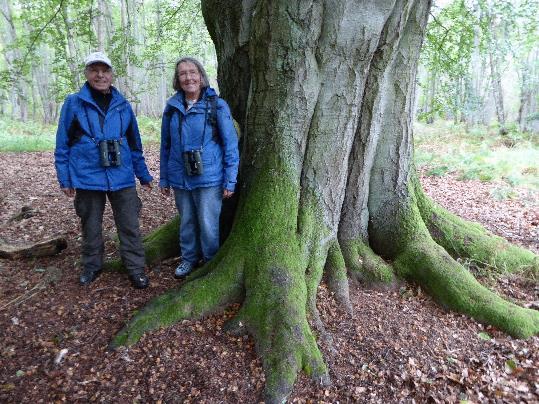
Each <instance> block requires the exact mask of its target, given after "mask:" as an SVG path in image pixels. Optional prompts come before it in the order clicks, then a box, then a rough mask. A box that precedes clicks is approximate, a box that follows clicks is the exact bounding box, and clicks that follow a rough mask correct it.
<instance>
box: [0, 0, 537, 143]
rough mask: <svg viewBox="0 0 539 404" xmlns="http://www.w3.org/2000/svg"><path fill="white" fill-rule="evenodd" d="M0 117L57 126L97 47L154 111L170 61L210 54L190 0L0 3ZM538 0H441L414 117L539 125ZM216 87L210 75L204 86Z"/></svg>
mask: <svg viewBox="0 0 539 404" xmlns="http://www.w3.org/2000/svg"><path fill="white" fill-rule="evenodd" d="M0 7H1V12H2V16H1V18H0V27H1V37H0V50H1V52H2V56H3V57H2V59H1V60H0V100H1V103H0V116H1V117H2V118H3V119H6V118H11V119H13V120H18V121H22V122H41V123H45V124H48V123H55V122H56V121H57V119H58V114H59V110H60V108H61V104H62V102H63V99H64V98H65V96H66V95H67V94H69V93H72V92H75V91H77V90H78V89H79V88H80V86H81V85H82V84H83V83H84V76H83V62H82V61H83V60H84V57H85V56H86V55H87V54H88V53H89V52H91V51H95V50H101V51H105V52H106V53H107V54H108V55H109V56H110V57H111V59H112V61H113V65H114V67H115V75H116V86H117V87H118V88H119V90H120V91H121V92H122V93H124V94H125V95H126V97H127V98H128V99H129V100H130V101H131V102H132V104H133V106H134V109H135V112H136V113H137V115H138V116H143V117H153V118H158V117H160V115H161V112H162V110H163V107H164V104H165V102H166V99H167V98H168V97H169V96H170V95H172V92H173V90H172V85H171V78H172V72H173V69H174V65H175V62H176V61H177V60H178V59H179V57H181V56H184V55H193V56H196V57H198V58H199V59H201V61H202V62H203V64H204V65H205V66H206V68H207V70H208V73H209V75H210V76H211V77H213V78H214V77H216V57H215V50H214V47H213V44H212V42H211V39H210V37H209V35H208V32H207V30H206V27H205V24H204V20H203V18H202V14H201V11H200V2H199V1H197V0H122V1H110V0H82V1H79V0H77V1H74V0H25V1H20V0H0ZM537 15H539V1H538V0H519V1H505V0H454V1H448V0H438V1H435V5H434V7H433V10H432V13H431V18H430V24H429V27H428V33H427V36H426V41H425V43H424V46H423V51H422V60H421V67H420V74H419V75H418V91H417V102H416V110H417V118H418V119H419V120H421V121H424V122H427V123H432V122H433V121H434V120H436V119H437V118H444V119H450V120H453V121H454V122H455V123H464V124H465V125H466V129H470V128H471V127H472V126H474V125H479V124H483V125H487V126H488V125H496V126H497V127H498V129H499V130H500V132H501V133H508V132H511V131H512V132H514V131H515V130H519V131H528V132H530V131H532V132H538V131H539V112H538V110H537V106H538V94H539V68H538V66H539V45H538V44H539V41H538V35H539V34H538V23H539V21H538V18H537ZM215 84H216V83H215V82H214V83H213V85H215Z"/></svg>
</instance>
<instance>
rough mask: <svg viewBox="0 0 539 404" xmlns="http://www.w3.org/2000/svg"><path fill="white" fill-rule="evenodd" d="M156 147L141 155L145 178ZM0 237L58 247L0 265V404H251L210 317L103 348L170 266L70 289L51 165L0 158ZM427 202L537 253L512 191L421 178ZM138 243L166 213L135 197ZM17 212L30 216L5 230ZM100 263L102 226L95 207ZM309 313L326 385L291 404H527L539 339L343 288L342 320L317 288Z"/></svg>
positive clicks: (302, 392)
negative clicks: (318, 326) (141, 283)
mask: <svg viewBox="0 0 539 404" xmlns="http://www.w3.org/2000/svg"><path fill="white" fill-rule="evenodd" d="M157 154H158V153H157V150H156V149H155V148H149V150H147V160H148V163H149V167H150V170H151V171H152V173H157V172H158V155H157ZM0 159H1V162H2V170H1V171H0V187H1V189H2V194H1V195H0V238H1V239H3V240H4V241H8V242H11V243H14V242H23V241H27V242H31V241H39V240H42V239H44V238H47V237H49V236H53V235H56V234H61V233H63V234H66V235H67V238H68V243H69V244H68V248H67V249H66V250H64V251H63V252H62V253H60V254H59V255H57V256H54V257H48V258H39V259H24V260H18V261H9V260H5V259H0V292H1V294H0V341H1V342H0V362H1V366H0V402H7V403H19V402H29V403H30V402H31V403H39V402H62V401H67V402H88V401H98V402H122V403H123V402H157V403H159V402H161V403H172V402H207V403H215V402H231V403H232V402H239V401H242V402H257V401H260V400H261V393H262V390H263V385H264V375H263V372H262V369H261V363H260V361H259V359H257V357H256V354H255V352H254V348H253V341H252V339H251V338H249V337H240V338H238V337H234V336H230V335H227V334H226V333H224V332H223V331H222V325H223V323H224V322H225V321H226V319H227V318H229V317H230V316H233V315H234V312H235V310H237V308H235V307H231V308H229V309H228V310H227V311H226V312H225V313H224V314H223V315H217V316H213V317H210V318H206V319H203V320H200V321H183V322H182V323H181V324H177V325H175V326H173V327H170V328H167V329H163V330H159V331H156V332H153V333H150V334H148V335H146V336H145V337H143V339H142V340H141V341H140V342H139V343H138V344H136V345H135V346H133V347H132V348H129V349H122V350H118V351H114V352H108V351H107V349H106V348H107V345H108V343H109V341H110V339H111V338H112V336H113V335H114V333H115V332H117V331H118V330H119V329H120V328H121V327H122V325H123V324H124V323H125V321H126V320H127V319H128V318H129V317H130V316H131V315H132V313H133V312H134V311H135V310H136V309H138V308H140V307H142V306H143V305H144V303H145V302H147V301H148V300H150V299H151V298H152V297H154V296H156V295H158V294H160V293H161V292H163V291H165V290H167V289H170V288H173V287H176V286H178V285H179V282H178V281H176V280H175V279H174V278H173V276H172V273H173V269H174V267H175V265H176V264H177V260H170V261H169V262H164V263H162V264H161V265H160V266H157V267H153V268H150V269H149V272H148V273H149V276H150V279H151V287H150V288H148V289H146V290H143V291H140V290H134V289H133V288H131V286H130V284H129V282H128V280H127V277H126V276H125V275H123V274H118V273H105V274H104V275H102V276H101V277H100V278H99V279H98V280H97V281H96V282H94V283H93V284H92V285H91V286H90V287H87V288H81V287H80V286H79V285H78V275H79V268H78V262H77V261H78V256H79V248H80V235H79V223H78V219H77V217H76V215H75V212H74V209H73V204H72V201H71V200H70V199H69V198H67V197H65V196H63V194H61V193H60V191H59V189H58V186H57V184H56V180H55V174H54V169H53V157H52V153H50V152H47V153H25V154H1V155H0ZM422 182H423V185H424V187H425V189H426V191H427V192H428V193H429V194H430V195H431V196H432V197H433V198H434V199H435V200H437V201H438V202H439V203H441V204H442V205H443V206H445V207H446V208H448V209H450V210H452V211H453V212H456V213H458V214H459V215H461V216H463V217H465V218H466V219H470V220H474V221H478V222H481V223H482V224H483V225H485V226H486V227H487V228H489V229H490V230H491V231H492V232H494V233H496V234H499V235H501V236H503V237H506V238H508V239H509V240H510V241H512V242H515V243H518V244H521V245H523V246H526V247H528V248H531V249H533V250H534V251H536V252H538V251H539V243H538V240H539V210H538V205H539V198H538V197H537V195H536V194H535V195H534V194H531V193H527V192H525V191H519V193H518V196H517V198H515V199H509V200H503V201H498V200H496V199H495V198H494V197H493V196H495V193H493V190H495V185H494V184H489V183H481V182H478V181H468V182H461V181H457V180H456V179H455V178H454V177H452V176H445V177H423V178H422ZM140 195H141V197H142V200H143V204H144V207H143V212H142V219H141V223H142V227H143V231H144V232H145V233H146V232H148V231H150V229H153V228H155V227H156V226H158V225H159V224H161V223H163V222H165V221H167V220H168V219H170V218H171V217H173V215H174V214H175V208H174V206H173V201H172V200H171V199H166V198H164V197H162V196H161V195H160V194H159V192H158V191H157V189H153V190H152V192H151V193H146V192H140ZM23 206H29V207H31V208H33V209H34V210H35V216H33V217H30V218H27V219H22V220H19V221H17V220H12V221H10V218H12V217H13V216H15V215H16V214H17V213H19V212H20V210H21V208H22V207H23ZM105 234H106V237H107V239H108V241H107V247H106V251H107V254H110V255H114V254H115V249H114V246H113V241H112V240H113V238H114V234H115V231H114V227H113V225H112V220H111V212H110V210H109V209H108V208H107V213H106V219H105ZM482 281H483V282H485V283H487V284H488V285H489V286H491V287H493V288H495V289H496V290H498V292H499V293H502V294H504V295H505V296H506V297H507V298H509V299H511V300H513V301H516V302H518V303H520V304H522V305H527V306H528V307H534V308H536V309H537V308H539V307H538V301H539V287H538V285H537V283H536V282H535V283H534V282H531V281H527V280H525V279H522V278H519V277H515V276H508V277H502V278H500V279H494V278H492V277H488V278H485V277H483V278H482ZM318 297H319V299H318V305H319V309H320V312H321V315H322V319H323V321H324V323H325V325H326V328H327V330H328V331H329V333H330V335H331V337H332V341H333V344H332V347H331V346H330V345H329V344H328V343H327V342H323V341H321V348H322V350H323V353H324V357H325V359H326V362H327V363H328V365H329V366H330V369H331V379H332V382H333V384H332V386H331V387H328V388H320V387H318V386H317V385H316V384H314V383H313V382H312V381H310V380H308V379H307V378H306V377H305V376H304V375H302V376H300V379H299V380H298V382H297V384H296V387H295V389H294V392H293V395H292V396H291V397H290V401H291V402H332V403H336V402H352V401H360V402H396V401H400V400H402V401H405V402H411V401H412V399H414V400H415V401H416V402H424V401H428V400H431V401H433V402H455V401H459V400H469V401H474V402H483V401H492V402H528V403H531V402H538V401H539V338H538V337H534V338H531V339H529V340H526V341H521V340H515V339H512V338H511V337H508V336H506V335H504V334H502V333H501V332H499V331H497V330H495V329H492V328H490V327H484V326H482V325H480V324H478V323H476V322H475V321H473V320H470V319H468V318H466V317H464V316H461V315H456V314H452V313H447V312H445V311H444V310H442V309H441V308H439V307H437V306H436V305H435V304H434V303H433V302H432V300H431V299H430V298H429V297H428V296H426V295H425V294H423V293H422V291H421V290H418V289H417V288H414V287H412V286H406V285H403V286H402V287H401V288H400V289H397V290H393V291H377V290H368V289H365V288H363V287H362V286H361V285H356V284H354V285H352V287H351V299H352V303H353V306H354V316H353V318H352V317H350V316H348V315H347V314H346V313H345V312H344V311H343V310H341V309H340V308H339V307H338V306H337V305H336V303H335V302H334V300H333V298H332V296H331V295H330V293H329V292H328V290H327V289H326V287H325V286H324V285H321V286H320V289H319V296H318Z"/></svg>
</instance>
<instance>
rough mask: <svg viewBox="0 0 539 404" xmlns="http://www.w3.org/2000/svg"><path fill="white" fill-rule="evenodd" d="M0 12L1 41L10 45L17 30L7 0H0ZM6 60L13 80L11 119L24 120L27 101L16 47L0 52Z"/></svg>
mask: <svg viewBox="0 0 539 404" xmlns="http://www.w3.org/2000/svg"><path fill="white" fill-rule="evenodd" d="M0 12H1V13H2V18H3V20H4V24H3V25H4V29H3V30H2V37H1V38H2V42H3V44H4V45H5V46H8V47H9V46H12V45H14V44H15V43H16V42H17V32H16V29H15V24H14V23H13V13H12V8H11V3H10V1H9V0H0ZM2 53H3V54H4V58H5V61H6V65H7V68H8V69H9V70H10V72H11V77H12V79H13V82H12V83H11V84H10V88H11V89H10V91H9V92H8V94H9V101H10V105H11V116H12V118H13V119H20V120H22V121H26V120H27V118H28V101H27V95H26V89H25V85H24V82H23V81H22V80H21V78H20V77H21V76H22V75H21V73H20V71H19V68H17V62H20V59H21V54H20V51H19V50H18V49H17V48H14V49H11V50H5V51H4V52H2Z"/></svg>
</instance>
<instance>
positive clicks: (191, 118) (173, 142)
mask: <svg viewBox="0 0 539 404" xmlns="http://www.w3.org/2000/svg"><path fill="white" fill-rule="evenodd" d="M212 96H217V94H216V92H215V90H214V89H212V88H210V87H207V88H205V89H204V90H202V97H201V98H200V100H199V101H198V102H196V103H195V104H194V105H193V106H192V107H191V108H190V109H189V110H188V111H187V109H186V107H185V106H184V105H185V104H184V93H183V91H178V92H177V93H176V94H175V95H174V96H173V97H172V98H170V99H169V100H168V102H167V105H166V107H165V111H164V113H163V120H162V124H161V178H160V181H159V186H160V187H162V188H169V187H173V188H179V189H186V190H191V189H195V188H204V187H213V186H222V187H223V188H224V189H227V190H229V191H231V192H234V188H235V186H236V177H237V175H238V165H239V152H238V135H237V133H236V128H235V127H234V123H233V121H232V117H231V115H230V109H229V107H228V104H227V103H226V101H225V100H223V99H221V98H217V102H216V106H217V131H216V132H217V136H216V137H214V136H213V127H212V125H211V122H210V116H211V102H209V100H208V97H212ZM180 122H181V131H180ZM192 150H201V151H202V152H201V157H202V166H203V173H202V174H201V175H192V176H189V175H187V174H186V173H185V168H184V162H183V152H186V151H192Z"/></svg>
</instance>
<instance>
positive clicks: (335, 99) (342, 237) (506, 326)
mask: <svg viewBox="0 0 539 404" xmlns="http://www.w3.org/2000/svg"><path fill="white" fill-rule="evenodd" d="M429 8H430V1H427V0H392V1H390V0H386V1H382V0H376V1H374V0H372V1H358V0H356V1H353V0H347V1H329V0H328V1H323V2H320V1H312V0H303V1H301V0H300V1H298V2H289V1H286V0H272V1H263V0H258V1H254V0H243V1H232V0H228V1H223V0H206V1H203V12H204V17H205V20H206V22H207V25H208V29H209V31H210V34H211V35H212V38H213V40H214V42H215V44H216V48H217V56H218V60H219V82H220V89H221V95H222V96H223V97H224V98H225V99H227V100H229V101H230V104H231V106H232V109H233V113H234V116H235V118H236V119H237V120H238V122H239V123H240V126H241V127H242V128H244V131H243V136H244V147H243V153H242V166H241V177H242V185H241V197H240V201H239V204H238V208H237V211H236V218H235V221H234V225H233V227H232V230H231V232H230V235H229V237H228V239H227V240H226V242H225V243H224V245H223V246H222V248H221V249H220V251H219V253H218V254H217V256H216V257H215V258H214V259H213V260H212V261H211V262H210V263H208V264H207V265H206V266H205V267H203V268H202V269H200V270H199V271H198V272H195V273H194V274H193V275H192V276H191V277H190V278H189V279H188V280H187V282H186V283H184V284H182V286H181V288H180V289H179V290H174V291H170V292H168V293H166V294H164V295H162V296H160V297H158V298H157V299H155V300H154V301H153V302H151V303H150V304H149V305H148V306H146V307H145V308H144V309H142V310H141V311H140V312H139V313H138V314H137V315H136V316H134V317H133V318H132V319H131V320H130V322H129V323H128V325H127V326H126V327H125V328H124V329H123V330H121V331H120V333H119V334H118V336H117V337H116V338H115V340H114V341H113V343H112V345H113V346H117V345H121V344H125V345H129V344H133V343H135V342H136V341H137V340H138V339H139V338H140V336H141V335H142V334H143V333H144V332H146V331H149V330H151V329H154V328H157V327H163V326H167V325H170V324H173V323H174V322H177V321H179V320H181V319H184V318H192V317H201V316H204V315H206V314H208V313H211V312H214V311H216V310H218V309H220V308H222V307H224V306H226V305H229V304H231V303H232V302H238V301H239V302H241V303H242V305H241V309H240V310H239V312H238V313H237V315H236V317H235V319H234V320H232V321H231V322H230V323H229V324H228V325H227V329H229V330H232V331H235V332H248V333H250V334H251V335H252V336H253V338H254V340H255V341H256V347H257V351H258V353H259V355H260V356H261V358H262V361H263V366H264V371H265V374H266V401H267V402H281V401H282V400H283V399H285V398H286V397H287V396H288V394H289V393H290V392H291V389H292V386H293V384H294V381H295V379H296V377H297V374H298V372H299V371H301V370H304V371H305V372H306V373H307V374H309V375H311V376H312V377H314V378H316V379H317V380H319V381H320V382H327V381H328V372H327V368H326V365H325V363H324V361H323V358H322V355H321V353H320V351H319V349H318V346H317V342H316V338H315V334H314V333H313V329H312V328H311V327H314V329H315V330H316V331H318V332H321V331H322V329H321V327H322V324H321V322H320V321H319V318H318V315H317V312H316V305H315V299H316V290H317V286H318V284H319V282H320V281H321V279H322V276H323V275H324V273H325V274H326V275H327V279H328V285H330V287H331V288H333V290H334V291H335V292H336V296H337V298H338V299H339V301H340V302H341V303H342V304H344V305H345V307H349V300H348V282H347V271H348V274H349V275H350V276H354V277H356V278H359V279H362V280H365V281H366V282H381V283H386V284H391V283H392V282H393V281H394V280H395V279H396V278H397V277H400V278H404V279H407V280H410V281H413V282H416V283H418V284H419V285H420V286H421V287H422V288H424V289H425V290H426V291H427V292H429V293H430V294H431V295H432V296H433V297H434V299H435V300H436V301H438V302H440V303H441V304H442V305H444V306H445V307H447V308H449V309H454V310H457V311H460V312H463V313H467V314H469V315H471V316H473V317H475V318H476V319H478V320H480V321H482V322H485V323H489V324H493V325H495V326H497V327H499V328H500V329H502V330H505V331H507V332H508V333H510V334H512V335H514V336H518V337H528V336H530V335H533V334H536V333H538V332H539V315H538V312H536V311H533V310H529V309H524V308H521V307H518V306H516V305H514V304H511V303H508V302H506V301H504V300H502V299H501V298H500V297H498V296H497V295H495V294H494V293H492V292H490V291H489V290H487V289H486V288H484V287H482V286H481V285H480V284H479V283H478V282H477V281H476V280H475V279H474V278H473V277H472V275H471V274H470V273H469V272H468V271H467V270H466V269H465V268H463V267H462V266H461V265H460V264H458V263H457V261H455V260H454V258H453V257H456V256H463V257H470V258H473V259H477V260H478V261H480V262H485V263H489V264H490V265H493V266H497V267H506V268H507V269H511V270H513V269H514V270H516V269H519V270H523V269H525V268H527V269H528V270H531V271H535V272H537V262H536V257H535V256H534V254H532V253H530V252H527V251H525V250H521V249H518V248H516V247H511V246H510V245H509V244H508V243H507V242H504V241H503V240H501V239H499V238H495V237H494V236H491V235H488V234H487V233H486V232H485V231H484V230H482V229H481V228H479V227H478V226H475V225H471V224H468V223H465V222H464V221H462V220H460V219H458V218H456V217H455V216H453V215H451V214H449V213H448V212H446V211H444V210H442V209H440V208H439V207H437V206H436V205H434V204H433V203H432V202H431V201H430V200H429V199H428V198H426V196H425V195H424V194H423V192H422V189H421V187H420V185H419V182H418V180H417V178H416V176H415V173H414V169H413V165H412V130H411V119H412V111H413V100H414V87H415V74H416V69H417V60H418V55H419V49H420V46H421V42H422V39H423V34H424V29H425V25H426V21H427V16H428V12H429ZM166 234H169V235H170V234H171V225H167V226H166V227H165V229H164V230H163V231H158V232H156V233H155V234H154V235H152V237H151V238H150V239H148V240H147V245H148V252H150V253H151V257H153V258H155V257H157V256H158V255H159V253H157V252H156V251H158V250H160V246H162V243H163V240H165V239H166V240H169V239H168V238H167V237H168V236H166ZM156 238H160V240H161V241H157V240H156ZM167 242H170V240H169V241H167ZM174 244H175V243H172V245H174ZM160 251H161V252H163V249H161V250H160ZM452 256H453V257H452Z"/></svg>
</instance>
